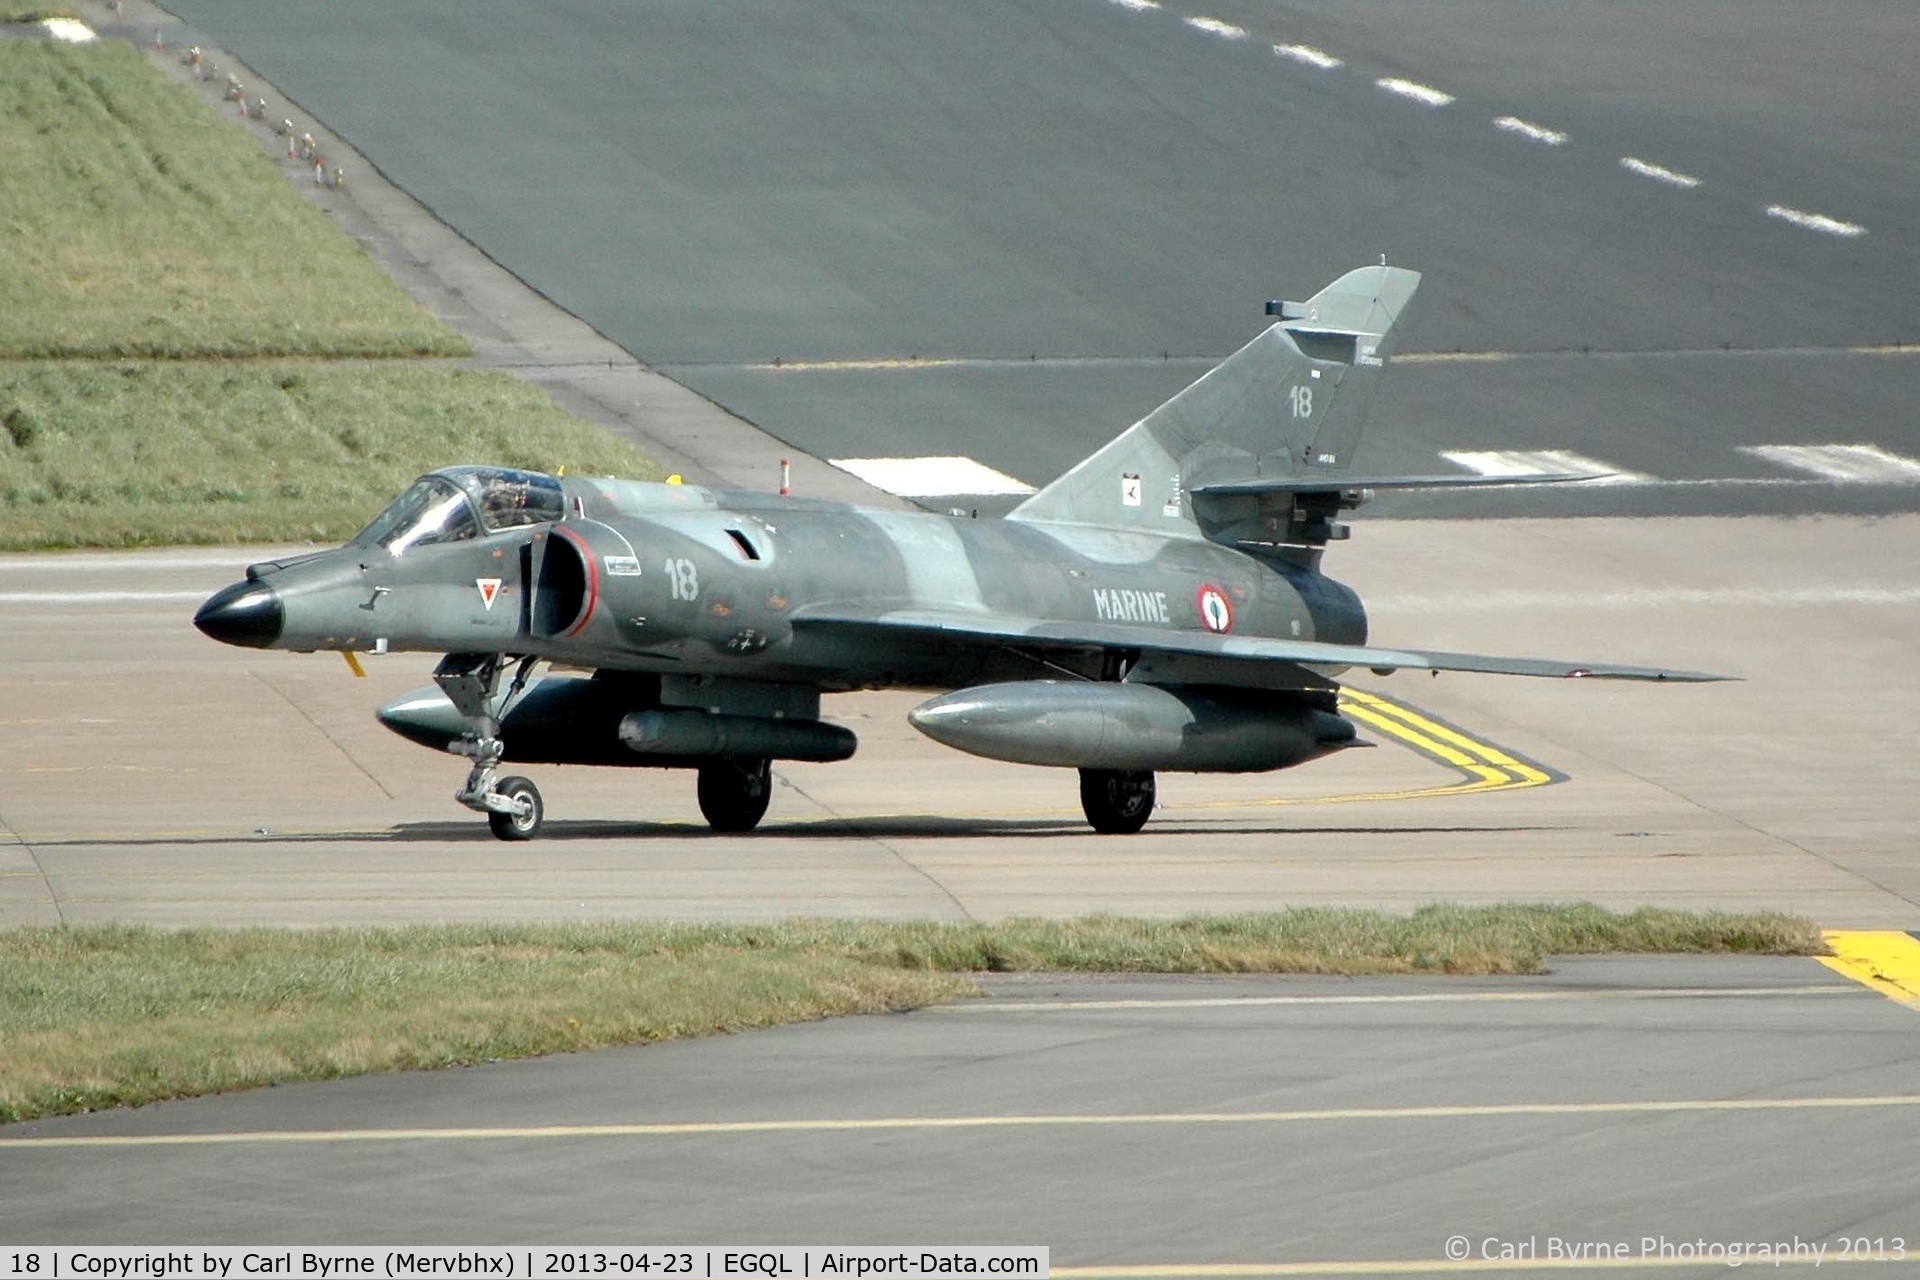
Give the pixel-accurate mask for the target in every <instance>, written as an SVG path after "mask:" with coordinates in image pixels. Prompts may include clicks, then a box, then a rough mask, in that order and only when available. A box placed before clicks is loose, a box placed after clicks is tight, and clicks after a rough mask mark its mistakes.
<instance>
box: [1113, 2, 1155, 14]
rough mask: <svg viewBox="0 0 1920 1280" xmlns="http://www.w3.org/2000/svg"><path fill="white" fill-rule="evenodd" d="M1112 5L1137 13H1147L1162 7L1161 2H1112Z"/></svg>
mask: <svg viewBox="0 0 1920 1280" xmlns="http://www.w3.org/2000/svg"><path fill="white" fill-rule="evenodd" d="M1112 3H1114V4H1117V5H1119V6H1120V7H1121V8H1122V9H1131V10H1133V11H1134V12H1135V13H1146V12H1147V11H1148V10H1150V9H1158V8H1159V7H1160V0H1112Z"/></svg>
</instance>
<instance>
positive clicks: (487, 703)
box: [433, 653, 547, 840]
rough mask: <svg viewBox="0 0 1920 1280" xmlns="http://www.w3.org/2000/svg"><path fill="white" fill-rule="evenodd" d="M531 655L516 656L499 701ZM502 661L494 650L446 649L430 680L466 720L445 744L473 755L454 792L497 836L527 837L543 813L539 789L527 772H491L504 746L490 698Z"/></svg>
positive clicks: (527, 667) (518, 685) (511, 691)
mask: <svg viewBox="0 0 1920 1280" xmlns="http://www.w3.org/2000/svg"><path fill="white" fill-rule="evenodd" d="M533 661H534V660H533V659H532V658H523V659H521V661H520V668H519V670H517V671H516V672H514V676H513V684H512V686H511V687H509V688H508V690H507V696H506V698H505V700H504V702H511V701H512V700H513V697H514V695H515V694H517V693H518V692H519V691H520V690H521V689H522V688H524V687H525V686H526V683H527V675H528V673H529V672H531V671H532V670H533ZM506 664H507V659H506V657H505V656H504V655H502V654H497V653H450V654H448V655H447V656H446V657H445V658H442V659H441V660H440V665H439V666H437V667H435V668H434V670H433V682H434V683H435V684H437V685H439V686H440V689H441V692H443V693H445V694H446V695H447V698H448V700H449V701H451V702H452V703H453V706H454V710H456V711H458V712H459V713H460V715H461V716H462V717H463V718H464V719H465V720H466V722H467V732H466V733H464V734H463V735H461V737H460V738H459V740H458V741H456V742H453V743H451V744H449V746H448V747H447V750H449V751H451V752H453V753H454V754H455V755H462V756H468V757H470V758H471V759H472V760H473V768H472V769H471V770H470V771H469V772H468V773H467V781H466V784H465V785H464V786H462V787H461V788H460V790H458V791H456V792H454V794H453V798H454V799H455V800H458V801H459V802H460V803H461V804H463V805H465V806H467V808H469V809H474V810H478V811H479V812H481V813H484V814H486V815H487V825H488V826H489V827H491V828H492V829H493V834H494V835H496V836H498V837H499V838H500V839H502V840H531V839H533V838H534V837H535V836H536V835H539V834H540V824H541V822H542V821H543V820H545V818H546V814H547V807H546V805H545V804H544V803H542V802H541V799H540V789H539V788H538V787H536V786H534V785H533V782H532V780H531V779H528V778H521V777H509V778H498V779H496V778H495V776H494V775H495V774H496V773H497V772H498V771H499V768H500V760H501V757H502V756H503V755H504V754H505V752H506V746H505V744H503V743H502V742H501V741H500V722H499V721H498V720H497V719H495V718H494V714H493V712H494V709H495V707H496V705H504V703H502V704H496V703H495V702H494V693H495V692H496V691H497V690H498V689H499V687H500V672H501V670H502V669H503V668H504V667H505V666H506Z"/></svg>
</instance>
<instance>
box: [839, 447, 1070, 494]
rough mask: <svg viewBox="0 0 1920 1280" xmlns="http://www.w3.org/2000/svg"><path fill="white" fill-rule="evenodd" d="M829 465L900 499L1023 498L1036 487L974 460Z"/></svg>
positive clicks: (877, 460) (851, 460)
mask: <svg viewBox="0 0 1920 1280" xmlns="http://www.w3.org/2000/svg"><path fill="white" fill-rule="evenodd" d="M827 461H829V462H831V463H832V464H833V465H834V466H836V467H839V468H840V469H841V470H842V471H850V472H852V473H853V474H854V475H856V476H859V477H860V478H861V479H862V480H865V481H866V482H867V483H868V484H870V485H872V486H873V487H874V488H876V489H885V490H886V491H887V492H888V493H891V494H893V495H894V496H895V497H897V498H938V497H945V496H947V495H967V496H979V497H1022V496H1025V495H1026V494H1029V493H1032V492H1033V486H1032V485H1030V484H1028V483H1026V482H1025V481H1024V480H1016V479H1014V478H1013V477H1012V476H1010V475H1008V474H1006V473H1005V472H1003V471H995V470H994V469H993V468H992V467H989V466H987V465H985V464H984V463H980V462H975V461H974V460H973V459H972V458H960V457H940V458H829V459H828V460H827Z"/></svg>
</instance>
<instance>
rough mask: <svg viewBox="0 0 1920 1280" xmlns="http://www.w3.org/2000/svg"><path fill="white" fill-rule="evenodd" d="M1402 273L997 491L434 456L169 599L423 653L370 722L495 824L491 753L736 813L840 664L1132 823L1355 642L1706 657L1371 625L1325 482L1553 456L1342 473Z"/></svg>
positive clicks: (1320, 712)
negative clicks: (832, 492) (820, 488)
mask: <svg viewBox="0 0 1920 1280" xmlns="http://www.w3.org/2000/svg"><path fill="white" fill-rule="evenodd" d="M1419 280H1420V277H1419V275H1418V274H1417V273H1415V272H1412V271H1407V270H1402V269H1399V268H1395V267H1390V266H1386V265H1385V264H1384V263H1383V264H1382V265H1380V266H1377V267H1363V268H1361V269H1359V270H1357V271H1352V272H1349V273H1347V274H1346V275H1344V276H1342V277H1341V278H1340V279H1338V280H1336V281H1334V282H1333V283H1332V284H1330V285H1328V286H1327V287H1326V288H1325V289H1323V290H1321V291H1320V292H1319V293H1317V294H1315V295H1314V296H1313V297H1312V298H1310V299H1309V300H1308V301H1306V302H1304V303H1270V304H1268V307H1267V312H1268V314H1269V315H1273V316H1276V317H1277V319H1276V320H1275V321H1274V322H1273V323H1272V324H1271V325H1269V326H1268V327H1267V328H1266V330H1265V331H1264V332H1262V333H1261V334H1260V335H1259V336H1258V337H1256V338H1255V339H1253V341H1251V342H1249V343H1248V344H1247V345H1246V346H1245V347H1243V348H1241V349H1240V350H1239V351H1238V352H1236V353H1235V354H1234V355H1233V356H1231V357H1229V358H1228V359H1227V360H1226V361H1225V362H1224V363H1222V364H1221V365H1219V366H1218V367H1217V368H1215V369H1213V370H1212V371H1211V372H1210V373H1208V374H1207V375H1206V376H1204V377H1202V378H1201V379H1200V380H1199V381H1198V382H1195V383H1194V384H1193V385H1192V386H1190V387H1188V388H1187V389H1186V390H1185V391H1182V392H1181V393H1180V394H1179V395H1177V396H1175V397H1174V398H1173V399H1172V400H1169V401H1168V402H1167V403H1166V404H1164V405H1162V406H1160V408H1158V409H1156V410H1155V411H1154V412H1153V413H1151V414H1150V415H1148V416H1147V417H1146V418H1145V419H1143V420H1142V421H1140V422H1139V423H1137V424H1136V425H1135V426H1133V427H1132V428H1131V429H1130V430H1128V431H1126V432H1125V433H1123V434H1121V435H1120V436H1119V437H1117V438H1116V439H1114V440H1113V441H1112V442H1111V443H1109V444H1108V445H1107V446H1106V447H1105V448H1103V449H1101V450H1100V451H1099V452H1098V453H1095V454H1094V455H1093V456H1092V457H1090V458H1088V459H1086V460H1085V461H1084V462H1082V463H1080V464H1079V465H1078V466H1076V467H1074V468H1073V469H1072V470H1071V471H1069V472H1067V473H1066V474H1065V475H1063V476H1061V477H1060V478H1059V479H1057V480H1055V481H1054V482H1053V483H1052V484H1050V485H1048V486H1047V487H1046V488H1044V489H1042V490H1040V491H1039V492H1038V493H1036V494H1034V495H1033V496H1032V497H1031V498H1029V499H1027V500H1026V501H1025V502H1024V503H1022V504H1021V505H1020V506H1019V507H1018V508H1016V509H1015V510H1014V511H1013V512H1011V513H1010V514H1009V515H1008V516H1006V517H1005V518H1004V519H990V520H975V519H968V518H964V517H956V516H945V515H933V514H923V513H906V512H897V511H881V510H867V509H861V508H856V507H850V506H846V505H842V504H836V503H826V502H814V501H806V500H802V499H795V498H783V497H779V496H776V495H772V494H761V493H745V492H727V491H714V490H708V489H702V488H696V487H693V486H685V485H673V484H646V483H640V482H636V481H628V480H613V479H595V478H590V477H583V476H551V475H541V474H536V473H532V472H526V471H517V470H508V469H503V468H498V467H488V466H457V467H449V468H447V469H445V470H442V471H436V472H433V473H432V474H430V475H427V476H423V477H421V478H420V479H419V480H418V481H416V482H415V483H414V484H413V486H412V487H411V488H409V489H408V490H407V491H406V492H405V493H403V494H402V495H400V497H399V498H397V499H395V500H394V502H393V504H392V505H391V506H389V507H388V508H387V509H386V510H385V511H383V512H381V514H380V515H379V517H378V518H377V519H375V520H374V521H373V523H372V524H370V525H368V526H367V527H366V528H365V529H363V530H361V532H360V533H359V534H358V535H357V536H355V537H354V538H353V539H352V540H351V541H350V542H348V543H347V544H346V545H345V546H342V547H339V548H337V549H334V550H331V551H323V552H320V553H318V554H315V555H304V556H299V557H295V558H291V559H285V560H274V561H268V562H266V563H262V564H256V565H254V566H252V567H251V568H249V569H248V570H247V577H246V580H245V581H244V582H238V583H235V584H234V585H233V586H230V587H228V588H226V589H225V590H223V591H221V592H220V593H218V594H217V595H215V596H214V597H212V598H211V599H210V600H208V601H207V602H206V604H205V605H204V606H203V607H202V608H201V609H200V611H199V613H198V614H197V615H196V616H195V618H194V621H195V623H196V624H197V625H198V626H199V627H200V629H201V630H202V631H204V632H206V633H207V634H208V635H210V636H213V637H214V638H215V639H218V640H224V641H226V642H227V643H229V644H236V645H250V646H254V647H258V648H271V649H292V650H300V651H312V650H319V649H337V650H341V651H344V652H346V653H347V654H348V655H349V657H351V655H352V654H353V653H354V652H355V651H367V650H372V651H376V652H389V651H396V650H417V651H426V652H434V653H441V654H444V655H446V656H445V657H444V659H443V660H442V661H441V663H440V665H439V667H438V668H437V669H436V670H435V672H434V683H435V685H436V686H437V688H426V689H422V690H420V691H418V692H417V693H414V694H410V695H408V696H406V697H402V698H399V699H396V700H395V701H393V702H390V703H388V704H387V705H386V706H384V707H382V708H380V711H379V715H380V719H381V720H382V721H383V722H384V723H385V724H386V725H387V726H388V727H390V728H392V729H394V730H395V731H396V732H398V733H401V734H404V735H405V736H407V737H408V738H411V739H413V740H414V741H416V742H420V743H424V744H426V745H428V746H431V747H435V748H438V749H443V750H446V751H451V752H454V753H456V754H458V755H462V756H466V757H469V758H470V759H471V760H472V767H471V770H470V772H469V773H468V775H467V780H466V783H465V785H464V786H463V787H462V788H461V789H460V791H459V792H458V794H457V795H456V797H455V798H456V799H457V800H459V802H460V803H461V804H464V805H467V806H468V807H470V808H472V809H476V810H479V811H482V812H484V813H486V814H487V816H488V821H489V822H490V823H491V825H492V827H493V830H494V833H495V834H497V835H499V836H500V837H501V838H503V839H509V840H524V839H528V838H530V837H532V836H533V835H534V834H535V833H536V832H537V831H538V830H539V829H540V825H541V820H542V817H543V814H544V806H543V805H542V802H541V799H540V794H539V792H538V791H537V790H536V789H535V787H534V786H533V784H532V783H531V782H529V781H528V780H527V779H525V778H522V777H501V776H499V774H500V766H501V765H502V764H503V763H506V762H514V763H528V764H532V763H552V764H587V765H627V766H635V765H638V766H651V767H655V768H667V769H692V770H695V771H697V774H698V779H699V782H698V788H697V790H698V795H699V801H700V809H701V812H702V813H704V814H705V815H706V818H707V821H708V822H709V823H711V824H712V825H713V826H714V827H715V828H716V829H719V830H722V831H747V830H750V829H752V828H753V827H754V826H755V825H756V824H757V823H758V822H759V821H760V819H761V817H762V815H764V814H765V812H766V809H767V802H768V799H769V796H770V794H771V767H770V762H771V761H774V760H814V761H827V760H844V759H846V758H847V757H849V756H851V755H852V754H853V753H854V747H855V745H856V743H855V739H854V735H853V734H852V733H851V732H850V731H848V730H847V729H846V728H845V727H843V726H841V725H837V724H834V723H831V722H829V721H826V720H823V719H821V716H820V700H821V695H822V694H824V693H837V692H844V691H847V690H853V689H875V688H888V687H905V688H912V689H924V690H928V691H933V692H936V693H937V694H938V696H935V697H933V698H932V699H931V700H929V701H927V702H924V703H922V704H921V705H920V706H919V707H917V708H916V709H915V710H914V711H913V712H912V713H911V718H912V721H913V724H914V725H915V727H917V728H918V729H919V730H920V731H921V732H923V733H925V734H926V735H927V736H928V737H931V738H933V739H935V740H936V741H939V742H942V743H945V744H947V745H949V746H952V747H957V748H958V749H960V750H962V751H969V752H972V753H974V754H976V755H981V756H987V757H990V758H993V759H996V760H1011V761H1019V762H1022V763H1026V764H1040V765H1056V766H1059V767H1062V768H1069V769H1077V770H1079V773H1080V799H1081V805H1082V807H1083V808H1084V809H1085V811H1086V815H1087V820H1088V821H1089V822H1090V823H1092V824H1093V827H1094V828H1095V829H1096V830H1098V831H1103V832H1131V831H1137V830H1139V829H1140V827H1141V826H1142V825H1143V824H1144V823H1145V822H1146V820H1147V818H1148V816H1149V814H1150V813H1151V812H1152V810H1153V803H1154V774H1155V772H1156V771H1160V770H1172V771H1178V772H1257V771H1264V770H1271V769H1285V768H1289V767H1291V766H1293V765H1297V764H1303V763H1305V762H1306V761H1308V760H1312V759H1314V758H1316V757H1318V756H1323V755H1326V754H1328V753H1329V752H1333V751H1338V750H1340V749H1341V748H1343V747H1347V746H1350V745H1353V744H1354V743H1355V741H1356V739H1355V734H1354V727H1353V725H1352V724H1351V723H1350V722H1348V721H1347V720H1345V719H1343V718H1342V717H1341V716H1340V714H1339V712H1338V709H1337V703H1336V694H1337V692H1338V688H1339V685H1338V680H1339V678H1340V676H1341V674H1342V673H1343V672H1345V671H1346V670H1347V669H1349V668H1365V669H1369V670H1372V671H1375V672H1378V673H1381V674H1385V673H1387V672H1390V671H1393V670H1397V669H1401V668H1414V669H1420V670H1433V671H1476V672H1488V673H1493V674H1502V675H1529V676H1592V677H1600V678H1613V679H1624V680H1710V679H1715V678H1717V677H1713V676H1708V675H1704V674H1701V673H1696V672H1685V671H1667V670H1660V669H1656V668H1649V667H1630V666H1619V665H1614V664H1608V663H1599V662H1557V661H1550V660H1546V659H1538V658H1499V657H1486V656H1481V655H1476V654H1459V653H1432V652H1426V651H1421V650H1409V649H1388V648H1378V647H1369V646H1368V644H1367V621H1366V614H1365V612H1364V611H1363V610H1362V609H1361V607H1360V601H1359V600H1358V599H1357V598H1356V597H1355V595H1354V593H1353V592H1352V591H1350V590H1349V589H1347V588H1346V587H1344V586H1342V585H1341V584H1340V583H1338V582H1336V581H1334V580H1333V579H1332V578H1329V577H1327V576H1325V575H1324V574H1322V573H1321V572H1320V560H1321V556H1322V553H1323V552H1324V550H1325V547H1326V544H1327V543H1328V542H1329V541H1334V540H1338V539H1341V538H1344V537H1345V536H1346V534H1347V530H1346V528H1345V527H1344V526H1343V525H1341V524H1339V523H1336V520H1335V517H1337V516H1338V515H1339V514H1340V513H1341V512H1342V511H1343V510H1346V509H1348V508H1352V507H1357V506H1359V505H1360V504H1362V503H1363V502H1365V501H1366V500H1367V497H1368V495H1369V491H1371V490H1374V489H1382V488H1423V487H1433V486H1453V485H1468V484H1486V483H1496V484H1497V483H1517V482H1522V481H1533V482H1544V481H1552V480H1567V479H1573V478H1574V477H1567V476H1544V475H1541V476H1503V477H1493V478H1489V477H1482V476H1477V475H1442V476H1365V475H1359V474H1355V473H1354V472H1353V471H1352V470H1351V469H1350V459H1351V458H1352V457H1353V453H1354V449H1355V446H1356V445H1357V444H1358V443H1359V440H1360V432H1361V428H1362V426H1363V423H1364V419H1365V416H1366V410H1367V406H1368V402H1369V401H1370V400H1371V398H1372V392H1373V390H1374V385H1375V382H1376V380H1377V379H1378V377H1379V375H1380V371H1381V369H1382V368H1383V367H1384V366H1385V364H1386V362H1387V359H1388V356H1389V353H1390V351H1391V349H1392V345H1393V332H1394V325H1395V322H1396V321H1397V320H1398V319H1399V317H1400V315H1401V312H1402V311H1403V309H1404V308H1405V307H1406V305H1407V303H1408V301H1409V300H1410V299H1411V298H1412V297H1413V293H1414V289H1415V287H1416V286H1417V285H1418V284H1419ZM542 663H546V664H549V666H548V668H547V669H546V670H545V672H544V673H542V671H541V670H540V667H541V664H542ZM553 665H558V666H562V667H566V668H570V669H580V670H583V671H590V672H592V675H591V676H587V675H570V674H557V673H555V672H554V671H553V670H552V666H553Z"/></svg>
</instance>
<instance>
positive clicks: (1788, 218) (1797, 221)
mask: <svg viewBox="0 0 1920 1280" xmlns="http://www.w3.org/2000/svg"><path fill="white" fill-rule="evenodd" d="M1767 216H1768V217H1769V218H1778V219H1779V220H1780V221H1782V222H1786V223H1790V224H1792V225H1793V226H1796V227H1799V228H1801V229H1802V230H1805V231H1818V232H1819V233H1820V234H1821V235H1825V236H1839V237H1840V238H1841V239H1842V240H1852V239H1854V238H1855V237H1857V236H1863V235H1865V234H1867V229H1866V228H1865V227H1863V226H1861V225H1860V224H1859V223H1857V222H1842V221H1840V219H1838V218H1829V217H1828V216H1827V215H1826V214H1824V213H1808V212H1806V211H1805V210H1803V209H1789V208H1788V207H1787V206H1786V205H1783V204H1770V205H1768V206H1767Z"/></svg>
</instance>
